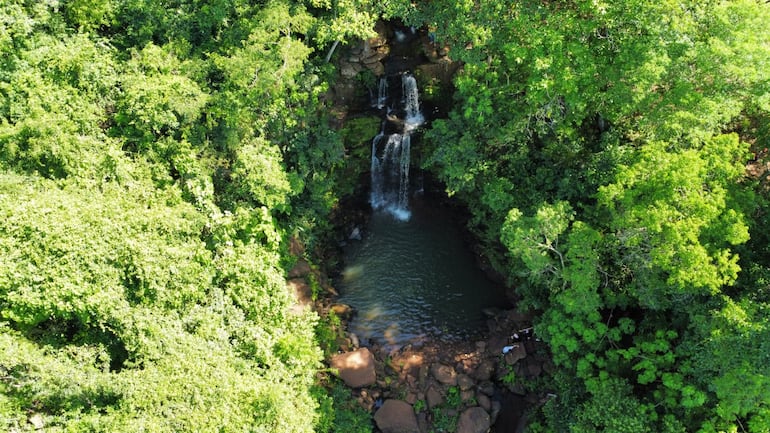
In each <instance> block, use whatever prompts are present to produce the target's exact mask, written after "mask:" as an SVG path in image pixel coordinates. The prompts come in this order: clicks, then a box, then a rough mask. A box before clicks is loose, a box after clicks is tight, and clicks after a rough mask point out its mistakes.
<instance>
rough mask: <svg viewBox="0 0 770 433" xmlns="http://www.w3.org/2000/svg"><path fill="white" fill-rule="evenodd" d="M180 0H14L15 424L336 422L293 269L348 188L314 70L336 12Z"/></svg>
mask: <svg viewBox="0 0 770 433" xmlns="http://www.w3.org/2000/svg"><path fill="white" fill-rule="evenodd" d="M172 3H173V4H169V5H166V4H163V5H161V4H160V3H158V2H146V1H138V0H129V1H120V2H118V1H111V0H104V1H100V0H94V1H84V0H71V1H62V2H23V1H11V2H5V3H3V4H2V6H0V23H1V24H0V27H2V28H3V31H0V52H2V60H1V61H0V62H2V68H0V71H1V72H0V99H1V100H2V103H1V104H0V216H2V222H0V254H1V255H2V258H0V267H1V268H2V269H0V311H2V314H0V350H2V353H1V354H0V376H2V379H1V380H0V424H1V426H0V429H3V430H9V431H17V430H18V431H26V430H29V429H31V428H33V426H32V424H30V422H29V419H30V418H31V417H33V416H34V417H36V418H35V419H36V420H37V419H38V418H39V419H41V420H42V422H43V423H44V425H45V430H46V431H51V432H59V431H62V432H64V431H66V432H78V431H109V432H121V431H131V432H135V431H144V430H147V429H149V430H152V431H158V432H164V431H168V432H170V431H174V432H180V431H201V432H207V431H218V432H225V431H244V430H249V431H255V432H283V431H285V432H289V431H291V432H311V431H315V430H316V429H318V428H321V426H322V425H323V423H324V422H326V421H325V419H326V420H328V418H324V416H325V415H324V414H325V413H326V412H324V411H325V410H326V409H324V408H328V407H329V404H330V400H329V399H328V397H325V396H321V395H319V394H318V391H317V388H315V387H314V383H315V381H316V373H317V372H318V370H319V369H320V368H321V364H320V360H321V356H322V353H321V350H320V348H319V347H318V342H317V338H318V337H317V335H316V329H317V327H316V324H317V321H318V318H317V317H316V315H315V314H314V313H311V312H299V311H298V310H296V309H292V308H291V307H292V303H293V302H294V300H293V299H292V297H291V295H290V294H289V293H288V292H287V290H286V287H285V280H284V270H283V268H282V264H283V263H284V262H285V261H286V260H285V259H286V258H285V257H283V256H282V255H286V254H288V248H287V247H286V246H285V245H284V239H285V237H287V234H297V233H304V234H305V236H307V237H310V236H312V235H313V234H314V232H315V231H316V230H319V228H318V227H323V224H319V223H318V221H325V220H326V219H327V218H326V216H327V215H328V212H329V211H330V209H331V207H332V205H333V204H334V203H336V196H335V193H334V191H333V190H331V188H332V187H333V185H334V183H335V182H336V179H335V177H334V176H335V174H334V168H335V167H338V166H340V165H341V164H342V163H343V159H342V155H343V152H342V145H341V140H340V139H339V138H338V137H337V136H336V134H335V133H334V132H333V131H331V130H329V128H328V127H327V126H326V125H325V124H324V122H325V118H324V117H323V116H321V115H319V112H320V110H321V109H322V108H323V106H322V104H321V102H320V99H319V95H321V94H322V93H323V92H324V91H325V89H326V84H325V83H323V82H321V79H320V77H319V76H318V75H317V73H318V70H317V69H316V74H315V75H314V74H313V73H311V72H312V71H313V70H314V69H313V68H312V66H310V65H309V61H310V55H311V53H312V52H313V48H312V47H311V46H310V45H309V44H310V43H312V42H311V41H310V39H309V35H310V34H311V33H312V32H314V31H318V29H321V28H323V27H324V26H327V25H328V23H327V22H325V21H318V20H317V18H316V17H314V16H312V15H311V14H310V13H308V12H307V10H306V7H305V6H304V5H303V4H301V3H297V2H291V1H283V2H282V1H276V2H270V3H268V4H249V2H242V1H231V0H222V1H214V2H199V1H178V2H172ZM314 29H315V30H314ZM305 72H308V73H307V75H305ZM321 126H323V128H321ZM355 417H357V418H356V419H357V420H358V421H355V422H359V421H361V422H363V421H362V420H366V421H367V422H369V419H368V414H365V413H363V414H362V413H356V415H355ZM339 419H343V418H342V416H341V417H340V418H339ZM351 423H352V421H351ZM351 423H348V424H349V425H352V424H351ZM363 425H364V424H363V423H362V424H361V426H362V427H361V428H360V429H359V430H356V431H370V430H371V425H370V422H369V429H368V430H367V429H366V428H364V427H363Z"/></svg>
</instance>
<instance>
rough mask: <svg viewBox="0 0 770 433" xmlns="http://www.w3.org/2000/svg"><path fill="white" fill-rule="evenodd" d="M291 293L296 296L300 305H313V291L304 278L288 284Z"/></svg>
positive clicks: (292, 280)
mask: <svg viewBox="0 0 770 433" xmlns="http://www.w3.org/2000/svg"><path fill="white" fill-rule="evenodd" d="M286 287H287V288H288V289H289V293H291V294H293V295H294V298H295V299H296V300H297V303H298V304H299V305H302V306H305V305H311V304H312V303H313V289H312V288H311V287H310V284H308V282H307V280H305V279H304V278H292V279H291V280H289V281H287V282H286Z"/></svg>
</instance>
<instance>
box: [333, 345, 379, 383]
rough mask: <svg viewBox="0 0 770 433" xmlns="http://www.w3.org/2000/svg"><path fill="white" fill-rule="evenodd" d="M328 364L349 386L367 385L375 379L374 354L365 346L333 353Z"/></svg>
mask: <svg viewBox="0 0 770 433" xmlns="http://www.w3.org/2000/svg"><path fill="white" fill-rule="evenodd" d="M330 364H331V367H332V368H334V369H336V370H337V371H338V372H339V375H340V378H341V379H342V380H343V381H344V382H345V384H346V385H347V386H349V387H351V388H360V387H363V386H369V385H371V384H373V383H375V382H376V380H377V374H376V373H375V371H374V356H373V355H372V353H371V352H369V349H367V348H361V349H358V350H356V351H353V352H348V353H341V354H339V355H335V356H334V357H332V359H331V362H330Z"/></svg>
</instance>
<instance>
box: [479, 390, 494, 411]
mask: <svg viewBox="0 0 770 433" xmlns="http://www.w3.org/2000/svg"><path fill="white" fill-rule="evenodd" d="M476 401H477V402H479V407H481V408H482V409H484V410H485V411H487V412H489V411H491V410H492V400H490V399H489V397H487V395H486V394H482V393H480V392H477V393H476Z"/></svg>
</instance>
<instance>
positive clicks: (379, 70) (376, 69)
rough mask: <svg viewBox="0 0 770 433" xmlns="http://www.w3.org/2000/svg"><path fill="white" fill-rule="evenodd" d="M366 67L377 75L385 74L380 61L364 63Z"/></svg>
mask: <svg viewBox="0 0 770 433" xmlns="http://www.w3.org/2000/svg"><path fill="white" fill-rule="evenodd" d="M366 67H367V68H369V70H370V71H372V73H373V74H374V75H375V76H377V77H379V76H381V75H384V74H385V65H383V64H382V62H377V63H374V64H371V65H366Z"/></svg>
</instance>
